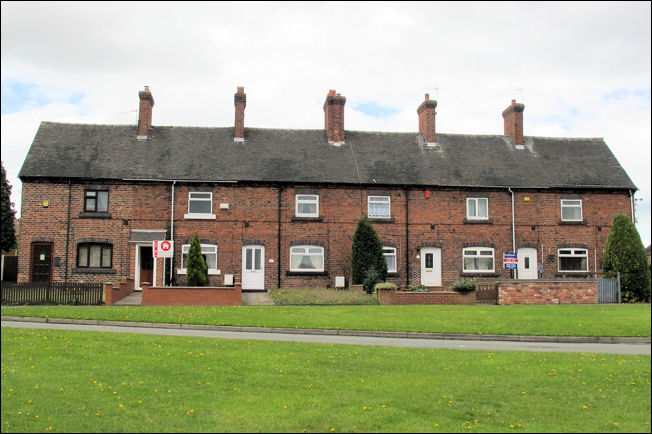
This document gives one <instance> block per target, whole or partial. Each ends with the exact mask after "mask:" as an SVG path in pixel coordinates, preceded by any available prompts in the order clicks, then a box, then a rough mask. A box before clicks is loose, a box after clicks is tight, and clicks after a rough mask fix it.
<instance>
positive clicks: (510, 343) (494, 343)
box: [2, 317, 651, 356]
mask: <svg viewBox="0 0 652 434" xmlns="http://www.w3.org/2000/svg"><path fill="white" fill-rule="evenodd" d="M84 322H86V323H84ZM2 327H18V328H34V329H53V330H78V331H93V332H113V333H138V334H151V335H168V336H189V337H204V338H219V339H245V340H266V341H291V342H307V343H322V344H348V345H378V346H392V347H404V348H428V349H430V348H449V349H456V350H477V351H538V352H582V353H610V354H630V355H642V356H649V355H650V348H651V345H650V338H613V339H612V342H613V341H614V340H615V341H617V342H620V343H600V342H586V340H587V339H582V338H575V339H570V341H569V340H568V339H566V341H565V342H555V341H554V340H555V339H554V338H555V337H553V336H546V337H545V338H547V339H545V340H544V341H534V342H533V341H532V340H534V339H531V338H535V337H532V336H529V337H525V338H526V339H527V338H530V341H522V340H520V339H521V337H519V336H511V337H509V336H508V337H505V336H503V337H501V338H502V340H491V337H489V336H483V337H482V338H481V339H480V338H479V337H478V339H472V337H471V336H470V335H457V336H458V337H459V339H455V337H456V336H455V335H451V334H449V335H445V334H440V335H441V336H439V337H427V335H429V334H427V333H421V334H418V333H414V334H411V335H412V336H413V337H407V336H408V333H393V332H368V331H355V330H312V329H310V330H296V329H264V328H262V327H225V326H202V325H190V324H183V325H182V324H153V323H129V322H121V321H89V320H71V319H61V318H48V319H47V320H46V319H45V318H43V319H40V320H38V321H29V320H28V319H19V320H16V319H14V318H8V317H3V319H2ZM374 335H375V336H374ZM401 335H405V337H400V336H401ZM419 335H422V336H419ZM430 335H436V334H434V333H433V334H430ZM509 338H512V339H511V340H509ZM602 339H607V338H602ZM558 340H563V339H561V337H559V338H558ZM573 340H575V342H573ZM582 340H584V342H583V341H582Z"/></svg>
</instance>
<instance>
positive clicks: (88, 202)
mask: <svg viewBox="0 0 652 434" xmlns="http://www.w3.org/2000/svg"><path fill="white" fill-rule="evenodd" d="M108 210H109V192H108V191H106V190H86V191H85V192H84V211H86V212H107V211H108Z"/></svg>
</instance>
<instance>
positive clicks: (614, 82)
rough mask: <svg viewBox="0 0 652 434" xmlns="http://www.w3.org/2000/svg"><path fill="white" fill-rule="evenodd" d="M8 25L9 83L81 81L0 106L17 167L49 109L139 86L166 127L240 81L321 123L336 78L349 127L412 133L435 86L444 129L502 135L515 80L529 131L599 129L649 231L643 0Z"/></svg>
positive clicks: (118, 14) (79, 5)
mask: <svg viewBox="0 0 652 434" xmlns="http://www.w3.org/2000/svg"><path fill="white" fill-rule="evenodd" d="M26 29H29V31H26ZM1 32H2V39H1V44H2V80H3V81H5V80H20V81H21V82H23V83H35V84H37V85H38V86H39V87H40V88H41V89H57V90H64V91H70V92H71V94H74V93H78V94H80V95H83V99H82V100H81V101H79V103H78V104H76V105H71V104H65V103H63V102H62V101H66V99H65V95H63V96H61V95H58V96H57V98H54V99H53V101H55V102H53V103H51V104H47V105H45V106H40V107H33V108H32V109H31V110H28V111H25V112H20V113H14V114H11V115H3V116H2V154H3V156H2V158H3V161H5V167H6V169H7V171H8V174H9V175H10V176H13V177H15V176H16V175H17V173H18V170H19V169H20V166H21V164H22V161H23V159H24V156H25V155H26V153H27V150H28V148H29V145H30V143H31V140H32V138H33V136H34V134H35V133H36V128H37V126H38V123H39V122H40V121H42V120H50V121H64V122H66V121H70V122H96V123H120V124H129V123H135V122H136V119H137V113H135V112H134V110H136V109H137V108H138V97H137V92H138V91H139V90H141V89H142V88H143V86H144V85H150V86H151V89H152V92H153V94H154V99H155V101H156V104H155V106H154V114H153V120H154V123H155V124H158V125H194V126H227V125H231V124H232V123H233V93H234V92H235V90H236V86H240V85H243V86H245V91H246V93H247V112H246V125H248V126H255V127H269V128H322V127H323V111H322V105H323V101H324V98H325V96H326V93H327V92H328V90H329V89H333V88H334V89H337V91H338V92H341V93H342V94H343V95H344V96H346V98H347V106H346V122H345V125H346V127H347V129H352V130H382V131H414V130H416V129H417V115H416V108H417V107H418V105H419V104H420V103H421V102H422V101H423V97H424V93H426V92H429V93H430V94H431V96H432V97H436V98H437V99H438V102H439V104H438V108H437V112H438V114H437V130H438V131H440V132H449V133H471V134H502V128H503V121H502V117H501V112H502V110H503V109H504V108H505V107H506V106H507V105H508V104H509V102H510V100H511V99H512V98H517V99H521V92H519V91H517V90H516V89H517V88H522V89H523V91H522V96H523V98H522V100H523V101H524V103H525V105H526V109H525V115H524V118H525V134H526V135H541V136H572V137H577V136H585V137H604V138H605V140H606V142H607V144H608V145H609V146H610V148H611V150H612V151H613V153H614V155H615V156H616V157H617V158H618V160H619V161H620V163H621V164H622V165H623V167H624V168H625V169H626V171H627V172H628V174H629V175H630V177H631V178H632V180H633V181H634V183H635V184H636V185H637V186H638V187H639V188H640V190H641V191H640V192H639V193H638V194H637V197H641V198H643V203H642V204H641V207H640V209H641V210H648V211H647V214H643V215H642V213H643V212H644V211H641V213H640V214H639V217H641V222H640V223H639V229H640V230H641V232H642V233H645V232H647V235H646V236H644V238H645V237H646V239H644V242H645V243H649V242H650V236H649V232H650V231H649V228H650V217H649V208H650V191H651V187H650V163H649V162H650V140H651V139H650V96H649V95H650V94H649V90H650V80H651V77H650V35H651V30H650V3H649V2H636V3H622V2H617V3H616V2H614V3H611V2H606V3H604V2H603V3H593V2H591V3H583V2H579V3H574V2H573V3H570V2H568V3H566V2H564V3H517V2H506V3H484V2H480V3H457V2H455V3H442V2H432V3H431V2H423V3H422V2H418V3H404V2H401V3H377V2H373V3H339V2H337V3H312V2H307V3H295V2H292V3H224V2H216V3H213V2H205V3H204V2H200V3H193V2H183V3H176V2H175V3H169V2H145V3H139V2H128V3H96V2H88V3H83V2H71V3H65V2H64V3H31V2H3V3H2V28H1ZM646 90H647V94H646V95H645V94H644V95H643V97H641V96H640V95H639V96H637V94H636V92H641V91H642V92H643V93H644V92H645V91H646ZM614 92H615V93H614ZM618 92H620V93H618ZM605 95H612V96H613V97H612V98H611V99H609V98H607V99H605ZM361 102H370V103H376V104H377V105H378V106H383V107H392V108H395V109H397V110H398V112H397V113H395V114H393V115H392V116H388V117H387V118H385V119H383V120H379V119H378V118H375V117H373V116H367V115H364V114H363V113H361V112H359V111H356V110H353V107H354V106H355V105H356V104H358V103H361ZM7 154H10V156H9V157H8V156H7ZM14 179H15V178H14ZM16 185H19V182H14V186H16ZM15 191H16V187H14V194H15ZM641 228H642V229H641Z"/></svg>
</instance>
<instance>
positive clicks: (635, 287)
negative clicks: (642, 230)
mask: <svg viewBox="0 0 652 434" xmlns="http://www.w3.org/2000/svg"><path fill="white" fill-rule="evenodd" d="M602 272H603V273H604V275H605V276H607V277H615V276H616V274H617V273H618V272H620V283H621V289H622V299H623V301H625V302H632V303H633V302H638V301H647V302H649V301H650V268H649V266H648V263H647V255H646V254H645V247H644V246H643V243H642V242H641V237H640V235H639V234H638V231H637V230H636V226H634V223H633V222H632V219H631V217H629V216H628V215H626V214H618V215H617V216H616V217H614V221H613V224H612V226H611V231H610V232H609V237H608V238H607V245H606V247H605V252H604V259H603V262H602Z"/></svg>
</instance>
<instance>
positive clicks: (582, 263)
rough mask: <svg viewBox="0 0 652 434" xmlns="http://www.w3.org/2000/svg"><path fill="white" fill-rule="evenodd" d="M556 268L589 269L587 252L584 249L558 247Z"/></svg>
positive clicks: (563, 269)
mask: <svg viewBox="0 0 652 434" xmlns="http://www.w3.org/2000/svg"><path fill="white" fill-rule="evenodd" d="M557 259H558V261H559V267H558V270H559V271H560V272H564V271H589V252H588V250H586V249H559V250H558V251H557Z"/></svg>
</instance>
